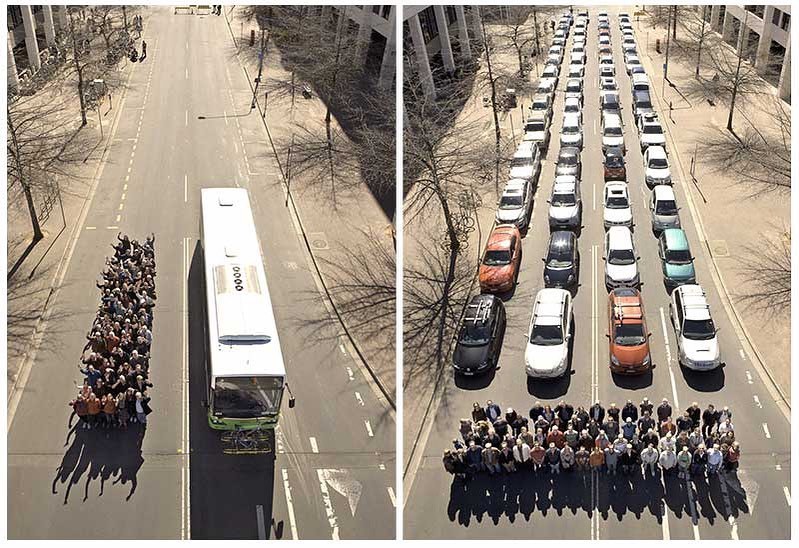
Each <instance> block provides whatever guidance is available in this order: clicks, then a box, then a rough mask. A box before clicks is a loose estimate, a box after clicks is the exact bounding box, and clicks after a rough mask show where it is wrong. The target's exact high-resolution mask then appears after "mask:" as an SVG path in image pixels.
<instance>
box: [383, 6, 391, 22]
mask: <svg viewBox="0 0 799 548" xmlns="http://www.w3.org/2000/svg"><path fill="white" fill-rule="evenodd" d="M380 17H382V18H383V19H385V20H389V19H390V18H391V6H383V9H382V11H381V13H380Z"/></svg>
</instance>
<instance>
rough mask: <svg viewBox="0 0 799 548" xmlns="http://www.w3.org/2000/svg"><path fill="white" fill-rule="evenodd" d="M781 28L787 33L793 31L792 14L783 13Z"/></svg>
mask: <svg viewBox="0 0 799 548" xmlns="http://www.w3.org/2000/svg"><path fill="white" fill-rule="evenodd" d="M780 28H781V29H782V30H784V31H785V32H788V31H789V30H791V14H790V13H783V14H782V23H780Z"/></svg>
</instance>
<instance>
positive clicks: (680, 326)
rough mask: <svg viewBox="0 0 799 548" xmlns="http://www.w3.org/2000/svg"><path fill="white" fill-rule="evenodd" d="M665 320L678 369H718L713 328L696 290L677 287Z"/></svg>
mask: <svg viewBox="0 0 799 548" xmlns="http://www.w3.org/2000/svg"><path fill="white" fill-rule="evenodd" d="M669 316H670V317H671V323H672V325H673V326H674V333H675V336H676V337H677V348H678V349H679V361H680V365H682V366H685V367H687V368H689V369H694V370H698V371H706V370H709V369H715V368H716V367H718V366H719V365H721V358H720V355H719V341H718V337H717V336H716V326H715V325H713V319H712V318H711V317H710V305H708V302H707V298H706V297H705V292H704V290H703V289H702V288H701V287H700V286H698V285H695V284H686V285H681V286H679V287H677V288H676V289H675V290H674V291H673V292H672V294H671V303H669Z"/></svg>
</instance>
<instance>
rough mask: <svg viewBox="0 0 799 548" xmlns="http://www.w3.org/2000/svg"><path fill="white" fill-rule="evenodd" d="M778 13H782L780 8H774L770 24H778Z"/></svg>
mask: <svg viewBox="0 0 799 548" xmlns="http://www.w3.org/2000/svg"><path fill="white" fill-rule="evenodd" d="M780 15H782V10H779V9H777V8H774V13H772V14H771V24H772V25H779V24H780Z"/></svg>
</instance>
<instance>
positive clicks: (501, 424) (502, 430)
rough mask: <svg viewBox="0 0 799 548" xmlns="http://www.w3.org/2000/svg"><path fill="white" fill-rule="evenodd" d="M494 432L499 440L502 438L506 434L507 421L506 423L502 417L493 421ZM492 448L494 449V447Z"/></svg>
mask: <svg viewBox="0 0 799 548" xmlns="http://www.w3.org/2000/svg"><path fill="white" fill-rule="evenodd" d="M494 432H496V433H497V435H498V436H499V437H500V438H504V437H505V434H507V433H508V421H506V420H505V418H504V417H499V418H498V419H497V420H495V421H494ZM494 447H496V445H495V446H494Z"/></svg>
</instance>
